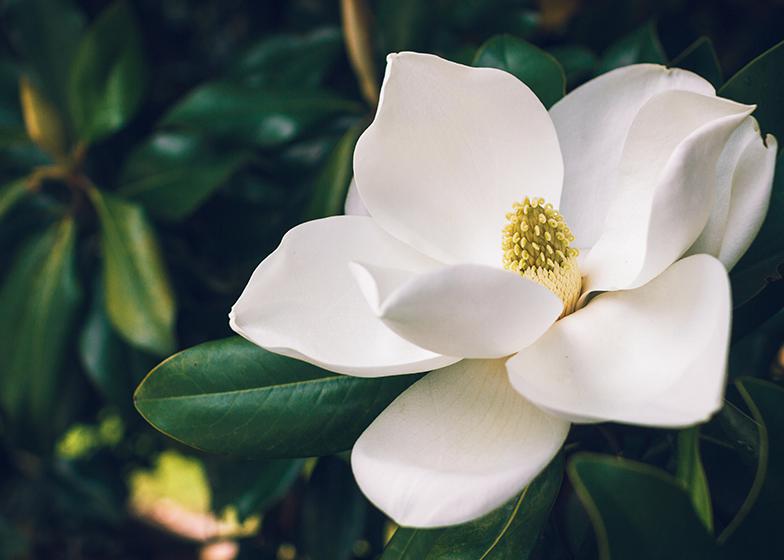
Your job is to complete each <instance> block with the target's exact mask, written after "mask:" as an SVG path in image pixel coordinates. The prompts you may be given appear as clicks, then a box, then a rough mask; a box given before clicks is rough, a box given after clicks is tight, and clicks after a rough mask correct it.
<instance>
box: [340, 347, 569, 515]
mask: <svg viewBox="0 0 784 560" xmlns="http://www.w3.org/2000/svg"><path fill="white" fill-rule="evenodd" d="M568 431H569V424H568V423H567V422H565V421H563V420H560V419H558V418H555V417H553V416H550V415H548V414H546V413H544V412H542V411H541V410H539V409H537V408H536V407H535V406H533V405H532V404H530V403H529V402H527V401H526V400H525V399H524V398H522V397H521V396H520V395H519V394H518V393H517V392H516V391H515V390H514V389H513V388H512V387H511V385H510V384H509V381H508V378H507V376H506V371H505V369H504V364H503V361H500V360H492V361H491V360H478V361H471V360H466V361H462V362H460V363H458V364H455V365H453V366H449V367H447V368H444V369H442V370H439V371H435V372H433V373H430V374H428V375H426V376H425V377H424V378H423V379H421V380H419V381H417V382H416V383H414V385H412V386H411V387H409V388H408V389H406V391H405V392H403V394H401V395H400V396H399V397H398V398H397V399H395V401H393V402H392V404H390V405H389V407H387V409H386V410H384V412H382V413H381V414H380V415H379V416H378V418H376V419H375V420H374V421H373V423H372V424H371V425H370V426H369V427H368V428H367V430H365V432H364V433H363V434H362V436H360V438H359V439H358V440H357V442H356V444H355V445H354V450H353V452H352V454H351V465H352V467H353V469H354V476H355V477H356V479H357V483H358V484H359V487H360V488H361V489H362V491H363V492H364V493H365V495H366V496H367V497H368V498H369V499H370V501H371V502H373V503H374V504H375V505H376V506H378V507H379V508H380V509H381V510H382V511H383V512H384V513H386V514H387V515H388V516H390V517H391V518H392V519H393V520H394V521H395V522H396V523H398V524H400V525H403V526H409V527H438V526H442V525H452V524H457V523H462V522H466V521H470V520H472V519H475V518H477V517H479V516H481V515H484V514H486V513H488V512H490V511H492V510H493V509H495V508H496V507H498V506H500V505H501V504H503V503H504V502H505V501H507V500H508V499H509V498H511V497H512V496H513V495H515V494H516V493H517V492H519V491H520V490H521V489H522V488H523V487H524V486H525V485H526V484H528V483H529V482H531V480H532V479H533V478H534V477H535V476H536V475H537V474H539V472H540V471H541V470H542V469H543V468H544V467H545V466H547V464H548V463H549V462H550V460H551V459H552V458H553V457H554V456H555V454H556V453H557V452H558V450H559V449H560V448H561V445H562V443H563V441H564V439H565V438H566V434H567V432H568Z"/></svg>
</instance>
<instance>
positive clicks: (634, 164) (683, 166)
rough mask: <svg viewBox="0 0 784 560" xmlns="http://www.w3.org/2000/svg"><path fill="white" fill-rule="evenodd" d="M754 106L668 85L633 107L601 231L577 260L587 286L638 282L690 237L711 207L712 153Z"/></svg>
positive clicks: (624, 285) (665, 263) (696, 234)
mask: <svg viewBox="0 0 784 560" xmlns="http://www.w3.org/2000/svg"><path fill="white" fill-rule="evenodd" d="M753 109H754V107H753V106H748V105H741V104H739V103H735V102H734V101H729V100H726V99H722V98H718V97H708V96H704V95H700V94H697V93H692V92H687V91H668V92H664V93H660V94H659V95H657V96H656V97H654V98H653V99H651V100H650V101H649V102H648V103H647V104H646V105H645V106H644V107H643V108H642V109H641V110H640V112H639V113H638V114H637V118H636V119H635V120H634V123H633V124H632V128H631V130H630V131H629V136H628V138H627V140H626V145H625V146H624V150H623V155H622V157H621V163H620V167H619V176H618V184H619V189H618V191H617V193H616V195H615V198H614V199H613V201H612V202H611V203H610V207H609V210H608V212H607V219H606V222H605V226H604V231H603V232H602V235H601V237H600V238H599V240H598V241H597V242H596V244H595V245H594V246H593V248H592V249H591V251H590V252H589V253H588V255H587V256H586V258H585V261H584V262H583V267H582V271H583V274H584V275H585V276H586V280H585V282H584V289H585V290H586V292H587V291H595V290H618V289H628V288H635V287H638V286H641V285H643V284H645V282H648V281H649V280H651V279H652V278H654V277H655V276H656V275H658V274H659V273H660V272H661V271H663V270H664V269H665V268H667V267H668V266H669V265H670V264H672V263H673V262H675V260H677V259H678V258H679V257H680V256H681V255H683V254H684V253H685V251H686V250H687V249H688V248H689V247H690V246H691V245H692V244H693V243H694V242H695V241H696V240H697V237H699V235H700V233H701V232H702V230H703V228H704V227H705V224H706V223H707V221H708V216H709V215H710V212H711V208H712V206H713V201H714V197H715V192H714V184H715V178H716V165H717V162H718V159H719V156H720V155H721V153H722V150H723V149H724V146H725V145H726V143H727V140H728V139H729V137H730V135H731V134H732V133H733V131H734V130H735V129H736V128H737V127H738V126H739V125H740V123H741V122H742V121H743V119H744V118H745V117H746V116H748V114H749V113H750V112H751V111H752V110H753Z"/></svg>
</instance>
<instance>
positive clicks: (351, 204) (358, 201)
mask: <svg viewBox="0 0 784 560" xmlns="http://www.w3.org/2000/svg"><path fill="white" fill-rule="evenodd" d="M343 211H344V212H345V214H346V216H370V212H368V209H367V207H366V206H365V203H364V202H362V197H361V196H359V189H357V181H356V179H354V178H353V177H352V178H351V183H349V185H348V192H347V193H346V203H345V205H344V207H343Z"/></svg>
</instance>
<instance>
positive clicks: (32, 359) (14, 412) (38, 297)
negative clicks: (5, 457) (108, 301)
mask: <svg viewBox="0 0 784 560" xmlns="http://www.w3.org/2000/svg"><path fill="white" fill-rule="evenodd" d="M75 238H76V227H75V225H74V221H73V219H72V218H70V217H68V218H64V219H63V220H62V221H61V222H59V223H58V224H56V225H54V226H52V227H50V228H49V229H48V230H46V231H45V232H44V233H42V234H39V235H38V236H37V237H35V238H34V239H33V240H32V241H30V242H29V243H27V244H26V245H24V246H22V248H21V250H20V251H19V253H18V256H17V258H16V260H15V261H14V263H13V264H12V265H11V266H10V267H9V269H8V271H7V273H6V275H5V280H4V282H3V284H2V286H1V287H0V355H2V356H3V365H2V375H0V383H1V384H2V389H1V390H0V403H2V406H3V408H4V410H5V413H6V415H7V417H8V418H9V419H10V421H11V422H12V425H14V426H16V427H17V429H19V430H22V431H25V432H26V431H27V430H32V431H33V432H34V433H36V434H37V435H38V436H39V437H40V438H41V440H42V441H44V442H46V441H48V440H49V439H50V438H51V437H52V436H54V435H56V434H52V433H51V430H52V427H51V414H52V410H53V408H54V407H55V401H56V400H57V399H58V398H59V396H60V395H59V389H60V386H61V381H62V380H61V379H60V376H61V375H62V372H61V366H62V362H63V359H64V354H65V351H66V349H67V347H68V339H69V336H70V334H71V332H72V323H73V320H74V319H75V317H76V313H77V311H78V308H79V302H80V300H81V290H80V288H79V284H78V279H77V277H76V269H75V262H74V242H75Z"/></svg>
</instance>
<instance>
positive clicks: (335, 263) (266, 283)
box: [229, 216, 457, 377]
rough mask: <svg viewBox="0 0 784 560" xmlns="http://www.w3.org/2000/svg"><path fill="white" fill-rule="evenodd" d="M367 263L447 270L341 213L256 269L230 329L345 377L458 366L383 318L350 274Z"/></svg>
mask: <svg viewBox="0 0 784 560" xmlns="http://www.w3.org/2000/svg"><path fill="white" fill-rule="evenodd" d="M355 259H362V260H364V261H367V262H371V263H384V264H387V265H396V266H400V267H404V268H407V269H409V270H416V271H420V272H426V271H430V270H435V269H437V268H439V267H441V266H442V265H441V264H440V263H437V262H435V261H433V260H432V259H430V258H428V257H425V256H424V255H421V254H419V253H417V252H416V251H414V250H413V249H411V248H410V247H408V246H407V245H405V244H403V243H401V242H400V241H398V240H397V239H395V238H393V237H391V236H390V235H389V234H387V233H386V232H384V231H383V230H382V229H381V228H379V227H378V226H377V225H376V224H375V223H374V222H373V220H372V218H368V217H361V216H336V217H332V218H324V219H322V220H315V221H312V222H306V223H304V224H302V225H299V226H297V227H295V228H294V229H292V230H291V231H289V232H288V233H287V234H286V235H285V236H284V237H283V240H282V241H281V243H280V247H278V248H277V249H276V250H275V251H274V252H273V253H272V254H271V255H270V256H269V257H267V258H266V259H264V261H263V262H262V263H261V264H260V265H259V266H258V268H256V271H255V272H254V273H253V276H251V279H250V281H249V282H248V285H247V286H246V288H245V290H244V291H243V292H242V295H241V296H240V298H239V299H238V300H237V303H235V304H234V307H233V308H232V310H231V314H230V315H229V317H230V324H231V328H232V329H234V331H236V332H237V333H239V334H241V335H242V336H244V337H245V338H247V339H248V340H250V341H251V342H253V343H255V344H258V345H259V346H262V347H263V348H266V349H268V350H271V351H273V352H277V353H279V354H284V355H286V356H291V357H294V358H298V359H302V360H305V361H307V362H310V363H313V364H316V365H318V366H320V367H323V368H326V369H328V370H331V371H336V372H339V373H346V374H350V375H356V376H360V377H377V376H384V375H394V374H401V373H414V372H421V371H428V370H431V369H435V368H439V367H443V366H445V365H447V364H451V363H454V362H456V361H457V358H450V357H446V356H442V355H439V354H435V353H433V352H430V351H428V350H424V349H422V348H420V347H418V346H416V345H414V344H411V343H410V342H408V341H406V340H404V339H402V338H400V337H399V336H398V335H397V334H395V333H394V332H392V331H391V330H390V329H389V327H387V326H386V325H384V323H383V322H381V320H380V319H379V318H378V317H376V316H375V315H374V314H373V313H372V311H371V309H370V307H369V306H368V304H367V302H366V301H365V299H364V297H363V296H362V293H361V292H360V290H359V288H358V287H357V285H356V283H355V282H354V280H353V279H352V277H351V272H350V270H349V266H348V263H349V262H351V261H352V260H355Z"/></svg>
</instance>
